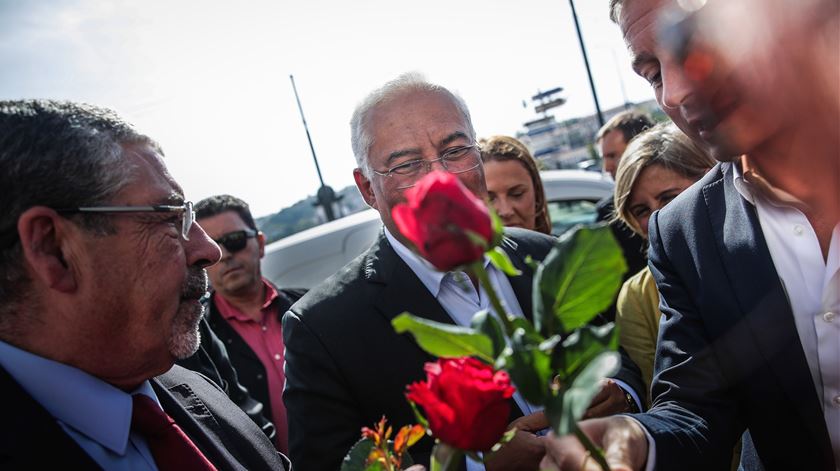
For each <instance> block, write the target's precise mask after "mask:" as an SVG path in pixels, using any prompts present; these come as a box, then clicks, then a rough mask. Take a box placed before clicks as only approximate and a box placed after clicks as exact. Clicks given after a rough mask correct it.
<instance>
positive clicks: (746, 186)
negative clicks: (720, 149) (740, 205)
mask: <svg viewBox="0 0 840 471" xmlns="http://www.w3.org/2000/svg"><path fill="white" fill-rule="evenodd" d="M732 167H733V169H734V171H733V172H732V173H733V177H734V183H735V189H736V190H737V191H738V193H740V194H741V196H743V197H744V199H746V200H747V201H749V202H750V203H751V204H752V205H753V206H755V199H756V198H761V199H762V200H764V201H767V202H768V203H770V204H772V205H774V206H792V207H794V208H796V209H799V210H800V211H803V212H804V211H806V210H807V208H808V206H807V205H806V204H805V203H804V202H802V200H800V199H798V198H797V197H795V196H793V195H791V194H790V193H788V192H786V191H784V190H782V189H781V188H777V187H775V186H773V185H772V184H771V183H770V182H768V181H767V180H765V179H764V178H763V177H762V176H761V174H760V172H759V170H758V169H757V168H756V166H755V164H754V163H753V162H752V160H751V159H750V158H749V157H748V156H747V155H742V156H741V157H740V158H739V159H737V160H736V161H735V162H733V163H732Z"/></svg>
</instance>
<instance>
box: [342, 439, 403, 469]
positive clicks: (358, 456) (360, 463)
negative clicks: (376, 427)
mask: <svg viewBox="0 0 840 471" xmlns="http://www.w3.org/2000/svg"><path fill="white" fill-rule="evenodd" d="M373 446H374V444H373V440H371V439H370V438H362V439H361V440H359V441H358V442H356V444H355V445H353V448H350V451H348V452H347V455H346V456H345V457H344V460H342V462H341V468H340V469H339V471H382V465H381V464H379V463H372V464H371V465H370V466H368V467H365V463H366V462H367V458H368V456H370V451H371V450H373ZM388 449H389V450H391V453H393V452H394V441H393V440H388ZM413 464H414V459H413V458H412V457H411V454H410V453H408V452H405V453H403V455H402V462H401V463H400V468H401V469H405V468H408V467H409V466H411V465H413Z"/></svg>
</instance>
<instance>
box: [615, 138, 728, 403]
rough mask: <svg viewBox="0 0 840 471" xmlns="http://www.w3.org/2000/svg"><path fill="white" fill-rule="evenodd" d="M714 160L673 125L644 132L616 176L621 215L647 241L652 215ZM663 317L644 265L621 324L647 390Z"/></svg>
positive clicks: (621, 302)
mask: <svg viewBox="0 0 840 471" xmlns="http://www.w3.org/2000/svg"><path fill="white" fill-rule="evenodd" d="M714 164H715V161H714V160H713V159H712V158H711V157H710V156H708V155H707V154H706V153H705V152H704V151H703V150H701V149H700V148H699V147H698V146H697V145H695V144H694V143H693V142H692V141H691V140H690V139H689V138H688V137H687V136H686V135H685V134H683V133H682V131H680V130H679V129H677V127H676V126H674V125H673V123H662V124H659V125H657V126H655V127H653V128H651V129H650V130H648V131H645V132H644V133H642V134H640V135H638V136H637V137H636V138H635V139H633V140H632V141H631V142H630V145H629V146H628V147H627V149H626V150H625V151H624V155H623V156H622V157H621V160H620V161H619V164H618V170H617V171H616V178H615V215H616V218H617V219H620V220H621V221H623V222H624V223H625V224H627V226H629V227H630V228H631V229H632V230H633V231H634V232H636V233H637V234H639V235H640V236H642V237H643V238H644V239H645V240H647V236H648V219H649V218H650V215H651V214H652V213H653V212H654V211H656V210H658V209H661V208H662V207H663V206H665V205H666V204H668V203H669V202H670V201H671V200H672V199H674V198H676V197H677V195H679V194H680V193H682V192H683V190H685V189H686V188H688V187H689V186H691V185H692V184H694V182H696V181H697V180H699V179H700V177H702V176H703V175H704V174H705V173H706V172H707V171H708V170H709V169H711V168H712V167H713V166H714ZM660 315H661V313H660V312H659V292H658V291H657V290H656V284H655V283H654V281H653V276H652V275H651V273H650V270H649V269H648V268H644V269H642V270H641V271H640V272H639V273H637V274H635V275H634V276H632V277H631V278H629V279H628V280H627V281H626V282H625V283H624V286H622V288H621V292H620V293H619V295H618V302H617V305H616V325H617V326H618V332H619V342H620V344H621V345H622V346H623V347H624V348H625V349H626V350H627V353H628V354H629V355H630V358H632V359H633V361H635V362H636V364H637V365H639V368H640V369H641V370H642V379H643V380H644V382H645V387H646V388H647V390H648V391H650V383H651V380H652V378H653V359H654V354H655V352H656V338H657V334H658V332H659V317H660ZM650 400H651V399H648V401H650ZM648 405H650V404H648Z"/></svg>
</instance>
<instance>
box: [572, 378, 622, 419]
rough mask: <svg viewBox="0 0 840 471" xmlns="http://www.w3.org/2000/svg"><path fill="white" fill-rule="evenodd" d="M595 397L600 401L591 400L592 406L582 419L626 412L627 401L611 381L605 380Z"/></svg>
mask: <svg viewBox="0 0 840 471" xmlns="http://www.w3.org/2000/svg"><path fill="white" fill-rule="evenodd" d="M595 397H596V399H600V400H598V401H596V400H595V399H593V400H592V404H591V405H590V406H589V409H587V410H586V413H585V414H584V415H583V418H584V419H589V418H593V417H606V416H608V415H613V414H618V413H620V412H626V411H627V401H626V400H625V398H624V391H623V390H622V389H621V387H620V386H619V385H618V384H616V383H615V382H614V381H612V380H607V381H606V382H605V383H604V385H603V387H602V388H601V391H600V392H599V393H598V395H597V396H595Z"/></svg>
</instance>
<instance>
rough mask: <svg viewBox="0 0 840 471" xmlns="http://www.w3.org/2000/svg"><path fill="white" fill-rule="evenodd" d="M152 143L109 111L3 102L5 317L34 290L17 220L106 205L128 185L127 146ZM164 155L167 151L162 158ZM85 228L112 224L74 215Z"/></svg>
mask: <svg viewBox="0 0 840 471" xmlns="http://www.w3.org/2000/svg"><path fill="white" fill-rule="evenodd" d="M134 143H142V144H148V145H151V146H153V147H154V148H155V150H157V151H160V148H159V147H158V145H157V144H156V143H155V142H154V141H152V140H151V139H150V138H149V137H147V136H144V135H142V134H139V133H138V132H137V131H135V129H134V128H133V127H132V126H131V125H130V124H128V123H126V122H125V121H123V120H122V119H121V118H120V117H119V116H118V115H117V114H116V113H114V112H113V111H111V110H108V109H104V108H99V107H95V106H91V105H86V104H79V103H71V102H63V101H52V100H15V101H0V188H2V191H0V208H3V210H2V211H0V300H2V302H0V311H8V312H11V311H13V310H15V309H16V307H15V306H17V304H19V303H20V302H22V299H23V297H24V296H25V295H26V290H27V287H28V285H29V281H30V280H29V277H28V276H27V274H26V269H25V268H24V266H23V257H22V251H21V246H20V239H19V238H18V233H17V222H18V219H19V218H20V216H21V214H23V212H24V211H26V210H27V209H29V208H31V207H33V206H47V207H51V208H59V207H69V206H96V205H102V204H107V203H109V202H110V200H111V199H112V198H113V197H114V196H115V195H116V194H117V193H118V192H119V191H120V190H121V189H123V188H124V187H125V185H126V184H127V183H128V182H129V181H130V177H131V174H132V170H133V168H132V166H130V165H128V164H127V162H126V160H125V158H124V148H123V146H124V145H126V144H134ZM161 153H162V152H161ZM68 217H72V218H73V219H74V220H75V221H78V223H79V224H80V225H81V226H82V227H84V228H85V229H87V230H91V231H95V232H98V233H108V232H111V231H113V226H112V225H111V224H110V223H109V220H108V219H107V218H104V217H102V216H101V215H100V216H95V215H74V216H68Z"/></svg>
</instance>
